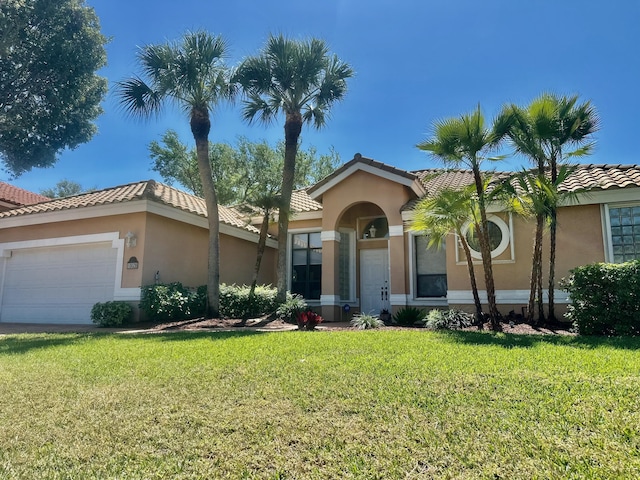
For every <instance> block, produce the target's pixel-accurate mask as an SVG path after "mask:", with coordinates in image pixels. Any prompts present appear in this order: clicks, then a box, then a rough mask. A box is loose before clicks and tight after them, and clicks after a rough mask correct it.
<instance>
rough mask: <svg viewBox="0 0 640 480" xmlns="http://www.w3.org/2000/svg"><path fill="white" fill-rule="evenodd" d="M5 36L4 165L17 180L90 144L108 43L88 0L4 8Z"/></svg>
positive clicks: (0, 49)
mask: <svg viewBox="0 0 640 480" xmlns="http://www.w3.org/2000/svg"><path fill="white" fill-rule="evenodd" d="M0 32H2V35H0V37H1V40H0V158H1V159H2V161H3V162H4V166H5V168H6V170H7V171H8V172H9V173H11V174H12V175H14V176H16V177H17V176H19V175H21V174H22V173H24V172H28V171H29V170H31V169H32V168H34V167H36V168H41V167H49V166H51V165H53V164H54V163H55V162H56V160H57V158H56V156H57V154H58V153H59V152H60V151H61V150H64V149H65V148H70V149H73V148H76V147H77V146H78V145H80V144H82V143H85V142H88V141H89V140H90V139H91V137H93V135H94V133H95V132H96V126H95V124H94V123H93V121H94V120H95V119H96V118H97V117H98V115H100V114H101V113H102V108H101V107H100V102H101V101H102V99H103V98H104V95H105V93H106V91H107V81H106V79H105V78H102V77H100V76H98V75H96V74H95V72H96V71H97V70H98V69H100V68H101V67H103V66H104V65H105V64H106V52H105V49H104V45H105V43H106V42H107V39H106V37H104V36H103V35H102V33H100V24H99V21H98V17H97V16H96V14H95V12H94V10H93V8H90V7H88V6H87V5H86V4H85V2H84V0H23V1H20V0H3V1H2V2H0Z"/></svg>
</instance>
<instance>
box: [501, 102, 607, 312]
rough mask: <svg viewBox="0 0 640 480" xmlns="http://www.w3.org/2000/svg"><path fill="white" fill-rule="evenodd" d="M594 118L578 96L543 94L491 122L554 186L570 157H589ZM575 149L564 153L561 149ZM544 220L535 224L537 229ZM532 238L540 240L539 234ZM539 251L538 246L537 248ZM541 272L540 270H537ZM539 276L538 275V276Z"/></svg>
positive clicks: (552, 216)
mask: <svg viewBox="0 0 640 480" xmlns="http://www.w3.org/2000/svg"><path fill="white" fill-rule="evenodd" d="M598 124H599V120H598V116H597V113H596V111H595V109H594V108H593V106H592V105H591V104H590V103H589V102H585V103H581V104H578V97H577V96H571V97H564V96H562V97H560V96H557V95H554V94H550V93H544V94H542V95H541V96H540V97H538V98H537V99H535V100H534V101H533V102H531V104H529V105H528V106H527V107H525V108H521V107H518V106H516V105H508V106H506V107H505V108H504V109H503V111H502V112H501V114H500V115H499V116H498V119H497V120H496V123H495V135H496V137H497V138H503V137H507V138H509V140H510V142H511V144H512V145H513V146H514V148H515V150H516V153H519V154H522V155H525V156H527V157H529V158H530V159H531V160H532V162H533V163H534V165H535V167H536V169H537V174H538V175H539V176H542V175H544V174H545V173H548V174H549V176H550V181H551V185H552V186H558V185H559V183H558V181H557V180H558V176H559V169H560V167H561V165H562V164H565V163H566V162H567V160H568V159H570V158H572V157H581V156H585V155H589V154H590V153H591V152H592V150H593V146H594V143H593V141H592V140H591V137H592V135H593V133H595V132H596V131H597V129H598ZM567 146H569V147H575V149H574V150H572V151H569V152H566V151H565V148H566V147H567ZM548 220H549V230H550V250H549V319H550V320H552V321H553V320H555V302H554V290H555V259H556V232H557V208H556V207H552V209H551V211H550V213H549V218H548ZM543 224H544V220H541V219H538V220H537V221H536V225H537V227H536V228H537V229H541V228H542V227H541V225H543ZM536 238H537V239H538V238H539V239H540V242H541V241H542V233H541V232H537V233H536ZM539 248H540V249H541V248H542V247H541V246H539ZM540 271H541V267H540ZM540 275H541V274H540Z"/></svg>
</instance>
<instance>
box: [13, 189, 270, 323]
mask: <svg viewBox="0 0 640 480" xmlns="http://www.w3.org/2000/svg"><path fill="white" fill-rule="evenodd" d="M220 221H221V225H220V249H221V252H222V254H221V256H220V274H221V279H222V281H224V282H227V283H246V282H248V281H249V280H250V279H251V275H252V273H253V268H254V263H255V255H256V245H257V241H258V233H259V230H258V229H257V228H256V227H254V226H252V225H250V224H249V223H247V222H246V221H245V220H244V219H243V218H242V216H241V215H240V214H239V213H238V212H237V211H235V210H233V209H231V208H227V207H223V206H221V207H220ZM276 246H277V244H276V242H275V241H274V240H272V239H270V240H269V241H268V248H267V251H266V252H265V258H264V260H263V265H262V269H261V275H260V277H259V281H260V282H265V283H271V282H272V281H273V278H274V275H275V273H274V272H275V252H276ZM207 248H208V226H207V219H206V208H205V203H204V200H203V199H201V198H198V197H195V196H193V195H189V194H187V193H184V192H182V191H180V190H177V189H175V188H172V187H170V186H167V185H163V184H161V183H158V182H155V181H152V180H151V181H144V182H138V183H133V184H130V185H123V186H119V187H114V188H108V189H105V190H100V191H95V192H90V193H84V194H80V195H76V196H72V197H66V198H61V199H54V200H49V201H45V202H42V203H36V204H33V205H26V206H22V207H19V208H15V209H13V210H9V211H6V212H2V213H0V322H33V323H72V324H73V323H91V319H90V316H89V314H90V311H91V307H92V306H93V305H94V304H95V303H97V302H104V301H108V300H125V301H130V302H131V303H132V304H133V305H136V306H137V303H138V301H139V300H140V287H141V286H143V285H149V284H153V283H155V282H162V283H169V282H182V283H183V284H184V285H185V286H193V287H196V286H198V285H203V284H205V283H206V278H207V277H206V274H207V260H206V259H207Z"/></svg>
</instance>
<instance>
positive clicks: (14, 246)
mask: <svg viewBox="0 0 640 480" xmlns="http://www.w3.org/2000/svg"><path fill="white" fill-rule="evenodd" d="M107 242H111V248H114V249H115V250H116V265H115V267H116V269H115V278H114V284H113V299H114V300H127V301H139V300H140V292H141V289H140V288H123V287H122V268H123V263H124V239H123V238H120V233H119V232H107V233H95V234H89V235H72V236H69V237H52V238H41V239H37V240H24V241H18V242H6V243H1V244H0V258H10V257H11V254H12V251H14V250H28V249H32V248H47V247H61V246H69V245H82V244H85V245H86V244H93V243H107ZM2 263H3V266H2V277H0V294H1V293H2V291H3V290H4V273H5V268H6V263H7V262H6V260H5V261H3V262H2ZM0 298H2V296H1V295H0Z"/></svg>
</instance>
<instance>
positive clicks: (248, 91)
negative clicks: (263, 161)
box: [235, 35, 353, 302]
mask: <svg viewBox="0 0 640 480" xmlns="http://www.w3.org/2000/svg"><path fill="white" fill-rule="evenodd" d="M351 76H353V70H352V69H351V67H349V65H347V64H346V63H344V62H342V61H340V59H338V57H337V56H335V55H330V54H329V51H328V48H327V46H326V44H325V43H324V42H323V41H322V40H317V39H311V40H309V41H296V40H291V39H287V38H285V37H283V36H282V35H278V36H270V37H269V39H268V40H267V44H266V45H265V47H264V48H263V50H262V52H261V53H260V54H259V55H257V56H254V57H249V58H247V59H245V60H244V61H243V62H242V64H241V65H240V66H239V68H238V70H237V72H236V75H235V80H236V81H237V82H238V83H239V84H240V85H241V86H242V88H243V90H244V92H245V96H246V100H245V103H244V111H243V115H244V118H245V120H247V121H248V122H252V121H254V120H255V119H256V118H257V119H259V120H260V121H262V122H264V123H270V122H271V121H273V120H274V119H275V118H277V117H278V115H280V114H284V117H285V123H284V133H285V155H284V167H283V171H282V189H281V204H280V208H279V214H278V300H279V301H281V302H282V301H284V300H285V299H286V291H287V282H286V280H287V276H286V268H287V257H286V252H287V236H288V230H289V211H290V203H291V195H292V192H293V184H294V176H295V170H296V154H297V151H298V139H299V137H300V133H301V132H302V126H303V125H304V124H305V123H309V124H313V126H314V127H315V128H321V127H322V126H324V125H325V123H326V120H327V117H328V114H329V110H330V108H331V106H332V105H333V104H334V103H335V102H337V101H339V100H341V99H342V98H343V97H344V95H345V93H346V91H347V79H349V78H350V77H351Z"/></svg>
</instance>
